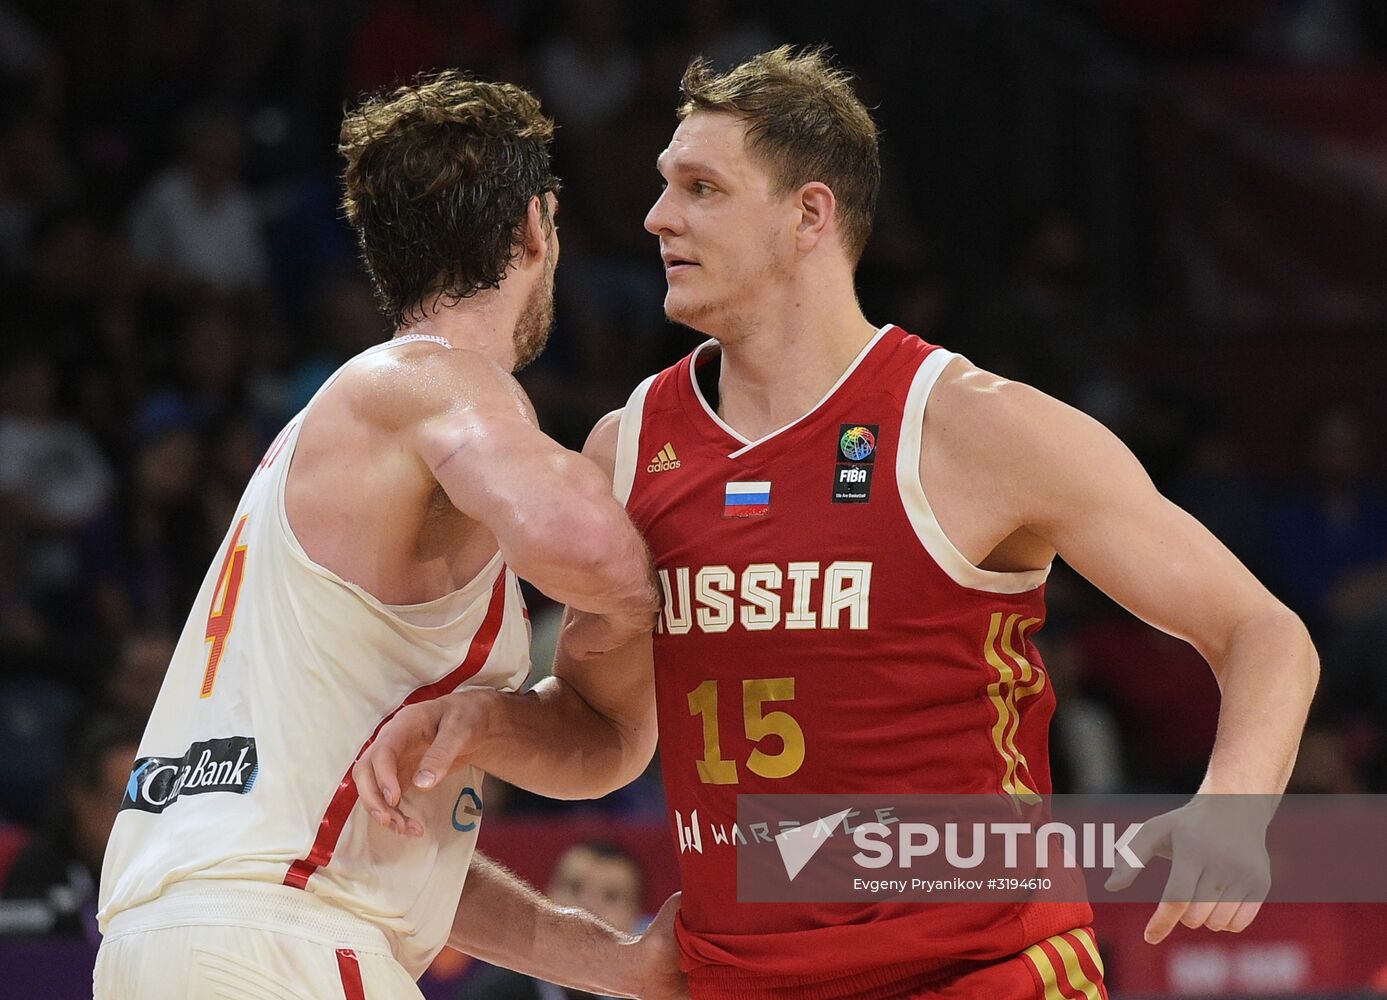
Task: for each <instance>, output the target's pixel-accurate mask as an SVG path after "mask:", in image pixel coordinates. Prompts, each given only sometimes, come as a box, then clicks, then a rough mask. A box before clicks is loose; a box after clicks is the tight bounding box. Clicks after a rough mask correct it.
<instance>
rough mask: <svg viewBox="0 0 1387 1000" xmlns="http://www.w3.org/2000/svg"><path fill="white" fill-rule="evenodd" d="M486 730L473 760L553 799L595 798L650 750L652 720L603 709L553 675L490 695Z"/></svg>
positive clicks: (635, 768)
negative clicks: (516, 690)
mask: <svg viewBox="0 0 1387 1000" xmlns="http://www.w3.org/2000/svg"><path fill="white" fill-rule="evenodd" d="M614 714H615V713H614ZM486 734H487V735H486V737H485V738H484V739H483V741H482V744H481V746H480V747H479V748H478V750H477V752H476V754H475V755H474V756H473V758H472V763H474V764H476V765H477V766H478V767H480V768H481V769H482V770H484V771H486V772H488V773H489V774H494V775H496V776H497V777H498V778H501V779H502V780H503V781H507V782H509V783H510V784H512V785H518V786H519V787H521V788H525V789H528V790H530V791H532V792H535V793H537V794H539V795H545V796H548V797H549V798H554V799H595V798H601V797H602V796H603V795H606V794H608V793H609V792H613V791H615V790H616V789H618V788H621V787H622V786H623V785H626V784H629V783H630V782H631V781H633V780H635V779H636V778H637V777H639V776H640V774H641V772H642V771H644V770H645V768H646V765H647V764H649V762H650V758H651V756H652V755H653V754H654V749H655V748H654V743H655V725H654V721H653V719H633V718H612V717H610V716H608V715H604V714H603V713H601V712H599V711H598V710H596V709H595V708H593V707H592V706H591V705H590V704H589V703H588V702H587V701H585V700H584V699H583V698H582V696H581V695H580V694H579V693H578V692H577V691H576V690H575V689H574V687H573V686H572V685H571V684H569V683H568V682H567V681H565V680H564V679H562V678H559V677H550V678H547V679H545V680H543V681H541V682H540V683H539V684H536V685H535V687H534V689H533V690H531V691H528V692H526V693H525V694H519V695H512V694H497V695H495V696H494V697H492V698H491V702H490V704H489V705H488V712H487V725H486Z"/></svg>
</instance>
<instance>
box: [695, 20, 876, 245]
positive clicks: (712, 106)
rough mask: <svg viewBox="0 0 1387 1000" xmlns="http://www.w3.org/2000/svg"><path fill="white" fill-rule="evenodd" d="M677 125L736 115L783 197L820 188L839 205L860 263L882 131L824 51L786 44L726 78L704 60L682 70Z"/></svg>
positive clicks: (871, 214) (845, 75) (873, 196)
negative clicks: (704, 115)
mask: <svg viewBox="0 0 1387 1000" xmlns="http://www.w3.org/2000/svg"><path fill="white" fill-rule="evenodd" d="M680 91H681V92H682V94H683V100H682V102H681V103H680V106H679V119H680V121H683V120H684V119H685V118H688V117H689V115H691V114H694V113H695V112H698V111H711V112H721V113H723V114H730V115H735V116H736V117H737V118H739V119H741V120H742V122H743V123H744V124H745V126H746V140H747V148H748V149H749V150H750V151H751V152H752V153H753V154H754V155H756V156H759V157H760V158H761V159H762V161H763V162H765V163H766V164H767V165H768V166H769V167H770V169H771V172H772V176H773V177H774V178H775V179H776V181H777V194H787V193H788V192H790V191H793V190H794V189H795V188H797V187H799V186H800V185H802V184H808V183H809V182H810V181H821V182H822V183H824V184H827V185H828V186H829V188H830V189H831V190H832V191H833V196H834V198H835V199H836V201H837V204H838V218H839V224H840V226H841V227H842V233H843V248H844V250H846V251H847V254H848V259H849V260H851V261H852V262H853V263H854V264H855V263H856V262H857V261H858V260H859V259H860V258H861V256H862V251H863V250H864V249H865V248H866V246H867V239H868V238H869V237H870V236H871V234H872V221H873V219H874V217H875V216H876V206H877V194H878V192H879V190H880V189H881V160H880V158H879V154H878V152H877V127H876V123H875V122H874V121H872V116H871V114H870V113H869V112H868V111H867V109H866V107H864V106H863V104H862V102H861V101H860V100H858V98H857V95H856V94H855V93H853V88H852V76H851V75H850V74H849V73H847V72H846V71H844V70H841V69H839V68H837V67H836V66H834V65H833V63H832V61H831V59H830V57H829V54H828V50H827V49H826V48H825V47H823V46H818V47H815V48H809V49H804V50H803V51H800V52H796V51H795V49H794V48H793V47H792V46H789V45H782V46H780V48H778V49H774V50H773V51H770V52H763V53H761V54H760V55H758V56H753V57H752V58H750V59H748V60H747V61H746V62H744V63H742V64H741V65H740V66H736V67H733V68H732V69H730V70H728V71H727V72H726V73H718V72H717V71H716V70H715V69H714V68H713V66H712V65H711V64H710V63H709V62H708V61H707V60H706V59H703V58H702V57H700V58H697V59H695V60H694V61H693V62H692V63H690V64H689V68H688V69H687V70H685V71H684V79H683V81H682V82H681V84H680Z"/></svg>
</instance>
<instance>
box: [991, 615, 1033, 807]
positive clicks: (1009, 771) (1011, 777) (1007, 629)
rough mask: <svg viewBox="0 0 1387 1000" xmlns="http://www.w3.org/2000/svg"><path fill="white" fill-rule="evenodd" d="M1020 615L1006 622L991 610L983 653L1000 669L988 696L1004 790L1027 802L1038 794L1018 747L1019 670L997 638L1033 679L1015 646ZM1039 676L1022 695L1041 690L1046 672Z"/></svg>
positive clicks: (1023, 672)
mask: <svg viewBox="0 0 1387 1000" xmlns="http://www.w3.org/2000/svg"><path fill="white" fill-rule="evenodd" d="M1020 617H1021V616H1020V615H1017V614H1013V615H1007V616H1006V623H1005V625H1003V615H1002V612H1000V611H995V612H993V614H992V619H991V621H990V622H989V623H988V628H987V641H986V642H985V643H984V645H983V655H984V656H985V657H986V659H987V662H988V664H989V665H990V666H991V667H992V668H993V669H994V670H996V671H997V679H996V680H995V681H993V682H992V683H991V684H989V685H988V686H987V696H988V698H989V699H990V700H991V702H992V705H993V707H994V708H996V709H997V721H996V722H994V723H993V724H992V745H993V746H994V747H996V749H997V754H998V756H1000V757H1001V758H1002V766H1003V773H1002V791H1004V792H1006V793H1007V794H1008V795H1016V796H1018V797H1020V798H1021V799H1023V800H1025V801H1027V802H1038V801H1039V800H1040V796H1039V794H1037V792H1036V791H1035V789H1033V788H1032V787H1031V786H1030V785H1029V784H1027V783H1026V778H1029V777H1030V768H1029V765H1028V764H1027V763H1026V759H1025V757H1024V756H1022V755H1021V753H1020V752H1019V751H1018V750H1017V749H1016V741H1015V738H1014V737H1015V732H1016V729H1017V727H1018V726H1020V724H1021V713H1020V712H1018V711H1017V709H1016V696H1017V693H1018V692H1017V690H1016V681H1017V676H1016V672H1015V671H1014V670H1013V669H1012V666H1013V664H1011V663H1008V662H1007V661H1006V660H1005V659H1003V658H1002V655H1001V653H999V652H998V649H997V640H998V637H999V635H1000V638H1001V643H1002V648H1003V649H1005V650H1006V651H1007V653H1008V655H1010V656H1011V657H1012V659H1013V660H1014V661H1015V665H1016V666H1017V667H1019V668H1020V670H1021V676H1022V679H1023V680H1030V675H1031V671H1032V667H1031V665H1030V663H1029V662H1028V661H1027V660H1026V659H1025V658H1024V657H1021V656H1018V655H1017V654H1016V652H1015V650H1013V649H1012V645H1011V635H1012V632H1013V630H1014V629H1015V628H1016V622H1017V619H1019V618H1020ZM1036 621H1038V619H1035V618H1028V619H1026V621H1025V623H1023V625H1022V631H1023V633H1024V630H1025V628H1027V627H1029V626H1030V625H1031V624H1033V623H1034V622H1036ZM1023 638H1024V635H1023ZM1036 674H1037V675H1038V677H1039V679H1038V680H1037V681H1035V682H1034V683H1032V684H1031V685H1029V686H1027V687H1026V688H1023V689H1022V691H1021V692H1020V694H1021V695H1022V696H1023V697H1028V696H1030V695H1034V694H1036V693H1038V692H1039V691H1040V689H1041V688H1042V687H1043V686H1044V684H1045V675H1044V674H1041V673H1040V672H1039V671H1036ZM1018 769H1023V770H1024V772H1025V776H1024V777H1022V776H1021V775H1020V774H1018Z"/></svg>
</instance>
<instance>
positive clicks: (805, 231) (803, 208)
mask: <svg viewBox="0 0 1387 1000" xmlns="http://www.w3.org/2000/svg"><path fill="white" fill-rule="evenodd" d="M796 207H797V208H798V209H799V225H798V226H797V227H796V228H795V244H796V246H797V247H798V248H799V249H800V250H802V251H809V250H813V249H814V247H816V246H818V244H819V241H820V240H821V239H823V238H824V235H825V234H826V233H827V232H828V230H829V228H830V227H831V225H832V223H833V218H834V216H835V215H836V214H837V210H838V201H837V199H836V198H834V197H833V189H832V188H830V187H829V186H828V185H827V184H825V183H823V181H810V182H809V183H808V184H806V185H804V186H803V187H802V188H800V189H799V194H798V202H797V204H796Z"/></svg>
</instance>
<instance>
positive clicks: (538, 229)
mask: <svg viewBox="0 0 1387 1000" xmlns="http://www.w3.org/2000/svg"><path fill="white" fill-rule="evenodd" d="M547 197H548V195H547V194H545V195H535V196H534V197H533V198H531V199H530V204H529V205H528V206H526V208H525V239H524V251H525V258H526V261H527V262H528V261H530V260H535V259H538V260H544V257H545V253H546V251H547V248H548V246H549V231H550V229H551V227H552V226H553V224H554V223H553V220H552V219H551V218H550V217H549V212H548V204H547V203H546V202H542V201H541V200H540V199H541V198H547Z"/></svg>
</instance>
